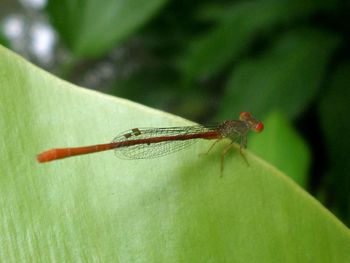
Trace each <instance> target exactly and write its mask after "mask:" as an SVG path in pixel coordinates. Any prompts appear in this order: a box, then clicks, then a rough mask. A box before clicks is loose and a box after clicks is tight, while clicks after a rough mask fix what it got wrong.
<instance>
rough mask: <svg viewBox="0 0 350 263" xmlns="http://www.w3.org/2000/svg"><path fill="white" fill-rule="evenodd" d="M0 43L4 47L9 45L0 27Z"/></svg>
mask: <svg viewBox="0 0 350 263" xmlns="http://www.w3.org/2000/svg"><path fill="white" fill-rule="evenodd" d="M0 45H3V46H5V47H9V46H10V43H9V41H8V40H7V38H6V37H5V36H4V34H3V32H2V31H1V28H0Z"/></svg>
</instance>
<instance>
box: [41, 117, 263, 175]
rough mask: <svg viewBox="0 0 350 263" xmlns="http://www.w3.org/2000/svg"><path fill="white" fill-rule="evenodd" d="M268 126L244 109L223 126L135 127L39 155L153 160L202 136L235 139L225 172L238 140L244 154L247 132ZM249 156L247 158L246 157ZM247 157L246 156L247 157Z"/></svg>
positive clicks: (47, 157)
mask: <svg viewBox="0 0 350 263" xmlns="http://www.w3.org/2000/svg"><path fill="white" fill-rule="evenodd" d="M263 129H264V125H263V123H262V122H261V121H259V120H257V119H255V118H254V117H253V116H252V114H251V113H250V112H241V113H240V115H239V120H227V121H224V122H223V123H221V124H219V125H210V126H205V125H194V126H184V127H166V128H134V129H131V130H128V131H126V132H123V133H122V134H120V135H118V136H117V137H115V138H114V140H113V141H112V142H111V143H106V144H97V145H91V146H83V147H74V148H56V149H51V150H48V151H45V152H42V153H40V154H38V155H37V160H38V162H40V163H44V162H50V161H54V160H58V159H63V158H67V157H72V156H76V155H83V154H89V153H95V152H101V151H107V150H112V149H114V150H115V153H116V155H117V156H118V157H120V158H123V159H150V158H156V157H160V156H164V155H167V154H170V153H174V152H177V151H179V150H182V149H184V148H186V147H188V146H189V145H191V144H193V143H194V142H196V141H198V140H199V139H204V140H215V142H214V143H213V144H212V146H211V147H210V148H209V150H208V152H209V151H210V150H211V149H212V148H213V147H214V145H215V144H216V143H217V142H218V141H220V140H222V139H224V138H228V139H230V140H231V142H230V144H228V145H227V146H226V147H225V148H224V150H223V152H222V154H221V172H222V171H223V167H224V166H223V164H224V157H225V155H226V154H227V152H228V151H229V150H230V149H231V148H232V147H233V144H234V143H235V142H238V143H239V144H240V153H241V155H242V156H243V157H244V155H243V153H242V149H244V148H246V147H247V134H248V132H249V131H250V130H252V131H254V132H261V131H262V130H263ZM244 159H245V157H244ZM245 160H246V159H245Z"/></svg>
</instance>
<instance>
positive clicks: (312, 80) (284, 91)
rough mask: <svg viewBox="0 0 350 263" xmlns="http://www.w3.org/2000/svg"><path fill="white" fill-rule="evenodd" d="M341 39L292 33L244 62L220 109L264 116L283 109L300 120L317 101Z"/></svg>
mask: <svg viewBox="0 0 350 263" xmlns="http://www.w3.org/2000/svg"><path fill="white" fill-rule="evenodd" d="M338 43H339V39H338V38H337V37H336V36H334V35H332V34H327V33H324V32H319V31H315V30H311V29H305V30H298V31H292V32H288V33H287V34H285V35H284V36H282V38H281V39H280V40H278V41H277V43H276V44H275V45H274V46H273V47H272V48H271V49H270V50H269V51H267V52H266V53H264V54H263V55H262V56H261V57H259V58H257V59H250V60H247V61H245V62H242V63H241V64H240V65H239V66H238V67H237V68H236V69H235V70H234V71H233V72H232V75H231V77H230V80H229V81H228V84H227V90H226V92H225V94H224V99H223V103H222V104H221V108H220V110H219V115H220V117H222V118H224V119H225V118H228V117H229V116H231V114H232V112H239V111H242V110H245V111H251V112H253V113H254V114H256V115H260V116H262V115H264V114H266V113H269V112H271V111H273V110H279V111H281V112H283V113H284V114H286V116H288V117H289V118H294V117H296V116H297V115H298V114H299V113H301V112H302V111H303V110H304V109H305V107H307V105H308V104H309V103H310V101H311V100H312V99H313V98H314V95H315V94H316V92H317V90H318V88H319V87H320V85H321V82H322V80H323V79H324V78H323V77H324V73H325V70H326V66H327V64H328V62H329V59H330V56H331V54H332V53H333V51H334V49H335V48H336V46H337V45H338Z"/></svg>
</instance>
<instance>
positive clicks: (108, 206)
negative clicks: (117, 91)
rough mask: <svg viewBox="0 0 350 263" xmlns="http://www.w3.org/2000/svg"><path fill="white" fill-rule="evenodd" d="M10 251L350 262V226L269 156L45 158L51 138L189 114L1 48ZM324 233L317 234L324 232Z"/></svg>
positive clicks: (62, 256) (0, 163)
mask: <svg viewBox="0 0 350 263" xmlns="http://www.w3.org/2000/svg"><path fill="white" fill-rule="evenodd" d="M0 68H1V69H2V70H1V72H0V87H1V96H0V111H1V113H2V115H1V118H0V127H1V129H0V133H1V135H0V138H1V147H0V151H1V152H0V154H1V157H2V158H1V159H0V192H1V196H0V202H1V203H0V211H1V212H0V215H1V216H0V220H1V224H0V236H1V239H0V251H1V253H0V261H1V262H79V261H84V262H92V261H96V262H118V261H120V262H135V261H138V262H164V261H167V262H181V261H189V262H208V261H216V262H296V261H299V262H349V261H350V254H349V251H350V231H349V230H348V229H347V228H346V227H345V226H344V225H343V224H342V223H341V222H340V221H338V220H337V219H336V218H335V217H334V216H333V215H332V214H331V213H330V212H328V211H327V210H326V209H325V208H323V207H322V206H321V205H320V204H319V203H318V202H317V201H316V200H315V199H314V198H312V197H310V196H309V195H308V194H307V193H306V192H304V191H303V190H302V189H300V188H299V187H298V186H297V185H296V184H295V183H293V182H292V181H291V180H290V179H288V177H286V176H284V175H283V174H281V173H280V172H278V171H277V170H276V169H275V168H273V167H272V166H270V165H268V164H267V163H265V162H264V161H262V160H261V159H259V158H257V157H255V156H254V155H252V154H250V153H249V152H247V153H246V155H247V158H248V159H249V162H250V166H249V167H247V166H246V164H245V162H244V161H243V160H242V158H241V157H240V155H239V154H238V153H237V151H234V152H232V153H231V154H229V155H228V156H227V157H226V162H225V172H224V176H223V177H222V178H220V176H219V175H220V172H219V167H220V161H219V159H220V151H221V149H220V148H222V147H224V145H223V144H224V143H222V144H220V145H218V146H216V151H215V149H214V151H213V152H211V153H210V154H209V155H207V156H198V153H200V152H203V151H205V150H206V149H208V147H209V145H211V142H206V141H204V142H200V143H197V144H196V145H193V147H192V148H189V149H188V150H184V151H182V152H181V153H180V152H179V153H178V154H173V155H169V156H167V157H163V158H159V159H153V160H134V161H131V160H129V161H128V160H119V159H116V158H114V156H113V153H112V152H104V153H99V154H92V155H86V156H81V157H74V158H69V159H65V160H61V161H56V162H52V163H46V164H39V163H37V162H36V160H35V155H36V154H37V153H38V152H40V151H42V150H46V149H48V148H51V147H62V146H79V145H86V144H95V143H103V142H106V141H107V142H108V140H110V139H111V138H113V137H114V136H115V135H116V133H119V132H120V131H123V130H125V129H127V128H132V127H139V126H170V125H188V124H189V122H188V121H185V120H183V119H181V118H178V117H175V116H172V115H169V114H166V113H163V112H159V111H156V110H153V109H149V108H147V107H144V106H141V105H138V104H135V103H132V102H130V101H126V100H122V99H118V98H114V97H110V96H107V95H102V94H100V93H97V92H93V91H89V90H85V89H81V88H78V87H76V86H74V85H72V84H69V83H67V82H65V81H62V80H60V79H57V78H56V77H53V76H52V75H50V74H47V73H46V72H44V71H42V70H40V69H38V68H36V67H34V66H33V65H31V64H29V63H28V62H26V61H24V60H23V59H22V58H20V57H18V56H16V55H14V54H13V53H11V52H10V51H8V50H6V49H4V48H0ZM315 233H317V234H315Z"/></svg>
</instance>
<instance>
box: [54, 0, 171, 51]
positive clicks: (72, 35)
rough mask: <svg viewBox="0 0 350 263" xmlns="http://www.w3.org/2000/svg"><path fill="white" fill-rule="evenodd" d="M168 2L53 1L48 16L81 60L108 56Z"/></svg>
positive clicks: (130, 0) (152, 0)
mask: <svg viewBox="0 0 350 263" xmlns="http://www.w3.org/2000/svg"><path fill="white" fill-rule="evenodd" d="M166 2H167V0H147V1H142V0H128V1H122V0H105V1H100V0H83V1H81V0H80V1H79V0H50V1H49V4H48V13H49V15H50V18H51V20H52V22H53V24H54V25H55V28H56V29H57V31H58V32H59V33H60V35H61V37H62V39H63V40H64V42H65V43H66V44H67V46H68V47H69V48H70V49H71V50H72V52H73V53H74V54H75V55H77V56H86V57H96V56H99V55H101V54H104V53H106V52H107V51H108V50H110V49H111V48H112V47H114V46H115V45H116V44H117V43H119V42H120V41H122V40H123V39H125V38H126V37H127V36H129V35H130V34H131V33H132V32H134V31H135V30H136V29H137V28H138V27H140V26H142V25H143V24H144V23H145V22H146V21H147V20H148V19H150V18H151V17H152V16H153V15H154V14H155V13H156V12H157V11H158V10H159V8H160V7H162V6H163V5H164V4H165V3H166Z"/></svg>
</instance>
